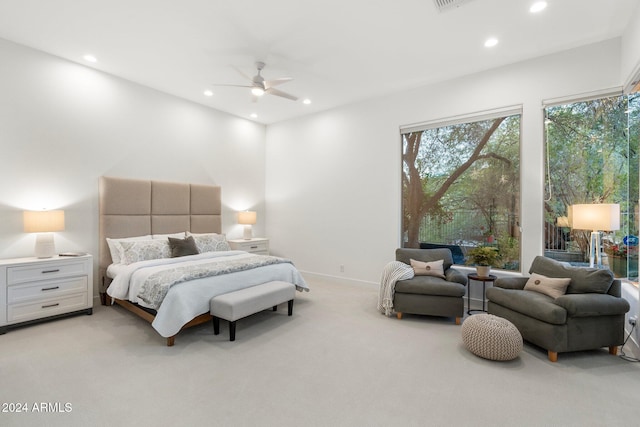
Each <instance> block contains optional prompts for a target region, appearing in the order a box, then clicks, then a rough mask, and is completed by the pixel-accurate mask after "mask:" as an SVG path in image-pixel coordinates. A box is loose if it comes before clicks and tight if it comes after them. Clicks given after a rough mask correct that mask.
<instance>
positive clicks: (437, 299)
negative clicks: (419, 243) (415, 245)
mask: <svg viewBox="0 0 640 427" xmlns="http://www.w3.org/2000/svg"><path fill="white" fill-rule="evenodd" d="M411 259H414V260H416V261H423V262H431V261H439V260H444V265H443V267H444V274H445V279H442V278H440V277H435V276H415V277H414V278H412V279H408V280H399V281H398V282H396V286H395V293H394V297H393V309H394V310H395V311H396V315H397V317H398V319H402V314H403V313H410V314H423V315H430V316H442V317H455V318H456V324H457V325H459V324H460V320H461V318H462V316H463V315H464V300H463V297H464V295H465V291H466V284H467V276H465V275H464V274H462V273H460V272H459V271H458V270H456V269H455V268H451V266H452V265H453V258H452V256H451V251H450V250H449V249H408V248H399V249H396V261H401V262H404V263H405V264H408V265H411Z"/></svg>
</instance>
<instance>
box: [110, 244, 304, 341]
mask: <svg viewBox="0 0 640 427" xmlns="http://www.w3.org/2000/svg"><path fill="white" fill-rule="evenodd" d="M253 256H255V255H252V254H250V253H248V252H244V251H222V252H206V253H202V254H198V255H190V256H186V257H180V258H164V259H157V260H150V261H141V262H136V263H133V264H129V265H127V266H124V268H119V269H118V272H117V274H116V275H115V278H114V279H113V282H111V285H110V286H109V288H108V289H107V294H108V295H109V296H111V297H113V298H117V299H122V300H128V301H131V302H134V303H137V304H139V305H141V306H143V307H145V304H144V302H143V301H142V300H140V299H139V298H138V297H137V295H138V293H139V289H140V287H141V286H142V284H143V283H144V282H145V280H146V279H147V277H149V276H150V275H152V274H154V273H156V272H158V271H161V270H162V269H165V268H172V267H176V266H177V265H179V266H184V265H198V264H202V263H210V262H211V261H212V260H216V261H217V260H219V261H220V262H225V261H226V260H237V259H241V258H247V257H253ZM167 266H168V267H167ZM273 280H282V281H284V282H290V283H293V284H294V285H296V288H297V289H298V290H305V291H308V290H309V287H308V286H307V284H306V283H305V281H304V279H303V278H302V275H301V274H300V272H299V271H298V270H297V269H296V268H295V267H294V266H293V264H290V263H282V264H273V265H267V266H264V267H259V268H255V269H251V270H246V271H239V272H235V273H230V274H224V275H220V276H212V277H205V278H202V279H196V280H191V281H188V282H184V283H178V284H176V285H173V286H172V287H171V289H169V292H167V295H166V296H165V298H164V300H163V301H162V304H161V305H160V307H159V308H158V310H157V314H156V317H155V319H154V321H153V323H151V325H152V326H153V328H154V329H155V330H156V331H158V333H159V334H160V335H162V336H163V337H171V336H173V335H175V334H177V333H178V332H179V331H180V329H182V327H183V326H184V325H185V324H186V323H187V322H189V321H190V320H191V319H193V318H194V317H196V316H199V315H200V314H203V313H208V312H209V300H211V298H213V297H214V296H216V295H220V294H224V293H228V292H232V291H235V290H238V289H242V288H248V287H251V286H255V285H258V284H261V283H265V282H270V281H273Z"/></svg>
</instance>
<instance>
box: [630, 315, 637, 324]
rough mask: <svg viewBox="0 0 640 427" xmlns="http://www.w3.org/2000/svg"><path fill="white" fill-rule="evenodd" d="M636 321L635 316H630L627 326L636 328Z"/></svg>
mask: <svg viewBox="0 0 640 427" xmlns="http://www.w3.org/2000/svg"><path fill="white" fill-rule="evenodd" d="M637 321H638V318H637V317H636V316H631V317H629V324H630V325H631V326H636V322H637Z"/></svg>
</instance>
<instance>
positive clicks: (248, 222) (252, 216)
mask: <svg viewBox="0 0 640 427" xmlns="http://www.w3.org/2000/svg"><path fill="white" fill-rule="evenodd" d="M255 223H256V213H255V212H254V211H243V212H238V224H242V225H244V236H243V237H244V239H245V240H251V237H252V236H251V226H252V225H253V224H255Z"/></svg>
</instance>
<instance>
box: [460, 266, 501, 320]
mask: <svg viewBox="0 0 640 427" xmlns="http://www.w3.org/2000/svg"><path fill="white" fill-rule="evenodd" d="M467 278H468V279H469V281H468V283H469V289H467V314H473V313H472V312H474V311H479V312H483V313H486V312H487V310H486V309H485V298H484V294H485V290H486V287H487V282H491V284H492V285H493V282H495V281H496V279H497V278H498V276H494V275H493V274H490V275H489V276H487V277H482V276H478V274H476V273H471V274H467ZM472 281H473V282H482V310H471V282H472Z"/></svg>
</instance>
